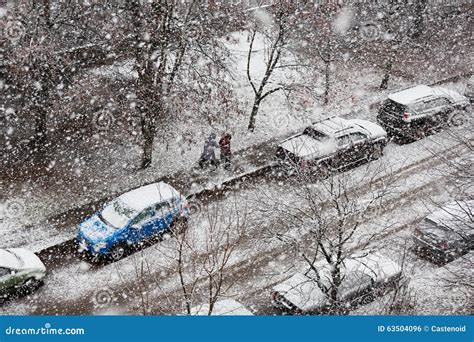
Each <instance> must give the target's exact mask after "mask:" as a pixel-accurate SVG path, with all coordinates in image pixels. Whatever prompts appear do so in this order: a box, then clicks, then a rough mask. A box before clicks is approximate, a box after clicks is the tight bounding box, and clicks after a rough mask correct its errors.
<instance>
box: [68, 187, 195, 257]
mask: <svg viewBox="0 0 474 342" xmlns="http://www.w3.org/2000/svg"><path fill="white" fill-rule="evenodd" d="M188 216H189V204H188V202H187V201H186V199H185V198H184V197H183V196H182V195H181V194H180V193H179V192H178V191H176V190H175V189H174V188H173V187H172V186H170V185H168V184H166V183H163V182H161V183H153V184H149V185H146V186H143V187H141V188H137V189H134V190H132V191H129V192H127V193H125V194H123V195H121V196H120V197H118V198H116V199H114V200H113V201H111V202H109V203H107V204H106V205H105V206H104V207H103V209H102V210H101V211H99V212H97V213H95V214H94V215H92V216H91V217H89V218H87V219H86V220H85V221H84V222H82V223H81V224H80V225H79V229H78V233H77V243H78V245H79V251H81V252H86V253H88V254H90V255H92V256H93V257H104V256H105V257H108V258H110V259H112V260H114V261H115V260H119V259H121V258H122V257H123V255H124V253H125V251H126V248H127V247H128V246H130V245H136V244H139V243H140V242H142V241H144V240H146V239H148V238H150V237H152V236H155V235H157V234H159V233H161V232H164V231H166V230H169V229H171V228H173V227H175V226H176V227H180V228H182V227H185V224H186V223H187V218H188ZM173 229H174V228H173Z"/></svg>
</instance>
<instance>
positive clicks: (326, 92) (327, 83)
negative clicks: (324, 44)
mask: <svg viewBox="0 0 474 342" xmlns="http://www.w3.org/2000/svg"><path fill="white" fill-rule="evenodd" d="M324 63H325V66H326V67H325V69H324V79H325V84H324V100H323V105H324V106H327V105H328V104H329V88H330V86H331V84H330V71H331V70H330V68H331V61H324Z"/></svg>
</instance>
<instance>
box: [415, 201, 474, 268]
mask: <svg viewBox="0 0 474 342" xmlns="http://www.w3.org/2000/svg"><path fill="white" fill-rule="evenodd" d="M473 209H474V201H473V200H469V201H458V202H453V203H449V204H448V205H446V206H445V207H443V208H440V209H439V210H436V211H435V212H433V213H431V214H430V215H428V216H427V217H426V218H425V219H423V221H422V222H421V223H420V224H419V225H418V227H417V228H416V229H415V231H414V235H413V241H414V243H415V251H416V252H417V253H418V254H419V255H421V256H423V257H426V258H428V259H431V260H433V261H435V262H438V263H444V262H448V261H451V260H453V259H455V258H457V257H459V256H461V255H463V254H465V253H467V252H469V251H470V250H471V249H473V248H474V222H473V214H472V210H473Z"/></svg>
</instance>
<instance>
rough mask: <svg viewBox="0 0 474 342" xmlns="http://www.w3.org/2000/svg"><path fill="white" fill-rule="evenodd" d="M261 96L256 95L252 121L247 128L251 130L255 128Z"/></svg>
mask: <svg viewBox="0 0 474 342" xmlns="http://www.w3.org/2000/svg"><path fill="white" fill-rule="evenodd" d="M260 101H261V96H260V95H259V94H256V95H255V100H254V102H253V107H252V112H251V113H250V121H249V126H248V127H247V129H248V130H249V131H250V132H253V131H254V130H255V121H256V119H257V113H258V108H259V107H260Z"/></svg>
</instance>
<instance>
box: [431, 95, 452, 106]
mask: <svg viewBox="0 0 474 342" xmlns="http://www.w3.org/2000/svg"><path fill="white" fill-rule="evenodd" d="M449 103H450V102H449V101H448V100H447V99H445V98H444V97H440V98H438V99H434V100H431V101H428V104H429V106H430V107H432V108H435V107H441V106H447V105H448V104H449Z"/></svg>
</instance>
